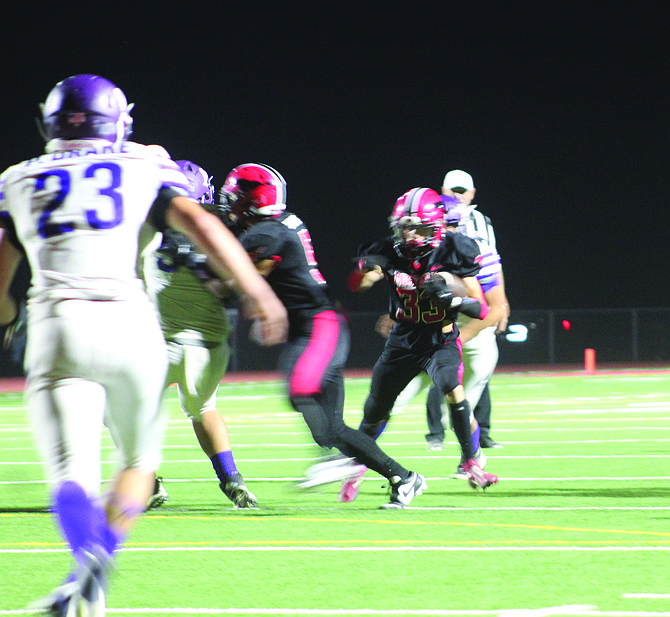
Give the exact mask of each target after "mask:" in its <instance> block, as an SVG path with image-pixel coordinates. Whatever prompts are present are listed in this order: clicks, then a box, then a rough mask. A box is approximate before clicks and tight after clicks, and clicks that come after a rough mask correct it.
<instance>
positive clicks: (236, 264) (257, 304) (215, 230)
mask: <svg viewBox="0 0 670 617" xmlns="http://www.w3.org/2000/svg"><path fill="white" fill-rule="evenodd" d="M166 220H167V223H168V225H170V227H172V228H174V229H176V230H177V231H180V232H182V233H183V234H184V235H186V236H187V237H188V238H189V239H190V240H192V241H193V242H194V244H196V245H197V246H198V248H199V249H200V250H201V251H202V252H203V253H204V254H205V255H207V257H209V259H210V265H211V266H212V268H213V269H215V270H216V271H217V274H218V275H219V276H221V277H222V278H226V279H231V280H232V281H233V282H234V284H235V288H236V290H237V291H238V292H239V293H240V294H243V295H244V296H245V297H246V298H247V299H248V300H249V301H250V303H251V306H250V307H249V308H250V314H249V315H247V317H249V318H251V319H258V320H259V322H260V326H261V336H262V341H263V343H265V344H266V345H276V344H277V343H281V342H283V341H284V340H286V334H287V332H288V317H287V313H286V308H285V307H284V305H283V304H282V303H281V301H280V300H279V298H277V296H276V295H275V293H274V291H272V289H271V287H270V285H268V283H267V282H266V281H265V279H264V278H263V277H262V276H261V275H260V274H259V273H258V271H257V270H256V267H255V266H254V264H253V263H252V261H251V259H250V258H249V255H248V254H247V252H246V251H245V250H244V247H243V246H242V245H241V244H240V242H239V241H238V239H237V238H236V237H235V236H234V235H233V234H232V232H231V231H230V230H229V229H228V228H227V227H226V226H225V225H223V223H221V221H220V220H219V219H218V218H217V217H216V216H215V215H213V214H210V213H209V212H207V211H206V210H205V209H204V208H202V207H201V206H200V205H198V204H197V203H196V202H195V201H193V200H192V199H189V198H188V197H183V196H176V197H173V198H172V199H171V201H170V206H169V208H168V210H167V213H166Z"/></svg>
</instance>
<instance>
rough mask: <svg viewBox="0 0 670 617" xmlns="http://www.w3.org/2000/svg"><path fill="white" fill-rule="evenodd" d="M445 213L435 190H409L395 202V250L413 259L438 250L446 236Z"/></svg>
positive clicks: (392, 220)
mask: <svg viewBox="0 0 670 617" xmlns="http://www.w3.org/2000/svg"><path fill="white" fill-rule="evenodd" d="M444 214H445V212H444V203H443V202H442V198H441V197H440V195H438V193H437V192H436V191H434V190H432V189H427V188H414V189H411V190H409V191H407V192H406V193H405V194H404V195H402V196H401V197H399V198H398V200H397V201H396V202H395V206H394V207H393V212H392V213H391V216H390V217H389V223H390V226H391V230H392V231H393V235H394V237H395V246H396V249H397V250H399V251H400V252H402V253H403V254H405V255H406V256H408V257H410V258H412V259H414V258H417V257H423V256H424V255H427V254H428V253H430V252H432V251H433V250H435V249H436V248H437V247H438V246H439V245H440V243H441V242H442V238H443V237H444V229H445V220H444Z"/></svg>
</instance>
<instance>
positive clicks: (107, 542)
mask: <svg viewBox="0 0 670 617" xmlns="http://www.w3.org/2000/svg"><path fill="white" fill-rule="evenodd" d="M94 507H95V514H96V517H97V520H96V525H97V529H98V537H99V539H100V544H102V547H103V548H104V549H105V550H106V551H107V553H108V554H109V555H111V554H112V553H114V551H115V550H116V549H117V547H118V546H119V544H120V543H121V538H120V537H119V536H118V535H117V534H116V532H114V531H113V530H112V529H111V528H110V527H109V525H108V524H107V516H106V515H105V510H104V508H103V507H102V506H101V505H99V504H97V505H96V506H94Z"/></svg>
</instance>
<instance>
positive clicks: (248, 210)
mask: <svg viewBox="0 0 670 617" xmlns="http://www.w3.org/2000/svg"><path fill="white" fill-rule="evenodd" d="M219 197H220V201H221V205H222V206H224V207H225V208H226V210H227V211H228V216H229V218H230V220H231V221H232V222H233V223H235V224H238V225H242V226H243V227H246V226H247V224H248V223H249V222H250V219H252V218H253V217H264V216H277V215H278V214H281V213H282V212H283V211H284V210H286V180H284V178H283V176H282V175H281V174H280V173H279V172H278V171H277V170H276V169H273V168H272V167H270V166H269V165H263V164H261V163H245V164H244V165H239V166H237V167H235V169H233V170H232V171H231V172H230V173H229V174H228V177H227V178H226V181H225V182H224V183H223V187H221V192H220V195H219Z"/></svg>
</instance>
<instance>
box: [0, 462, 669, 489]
mask: <svg viewBox="0 0 670 617" xmlns="http://www.w3.org/2000/svg"><path fill="white" fill-rule="evenodd" d="M406 458H412V457H406ZM499 478H500V480H501V481H504V482H578V481H593V480H596V481H601V480H603V481H612V482H618V481H624V480H625V481H636V482H637V481H640V480H670V476H631V477H624V476H579V477H560V478H508V477H507V476H499ZM103 479H104V478H103ZM164 479H165V480H166V481H167V482H169V483H170V484H173V483H174V484H177V483H184V482H186V483H188V482H215V481H216V479H215V478H213V477H212V478H165V477H164ZM304 479H305V478H303V477H293V478H287V477H283V478H260V477H252V476H245V480H246V481H247V482H300V481H301V480H304ZM426 480H429V481H434V482H435V481H441V480H449V481H452V482H453V481H454V479H453V478H452V477H451V476H426ZM364 481H365V482H377V481H383V480H382V478H381V477H379V478H364ZM19 484H46V480H2V481H0V486H2V485H19Z"/></svg>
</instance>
